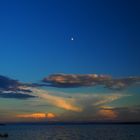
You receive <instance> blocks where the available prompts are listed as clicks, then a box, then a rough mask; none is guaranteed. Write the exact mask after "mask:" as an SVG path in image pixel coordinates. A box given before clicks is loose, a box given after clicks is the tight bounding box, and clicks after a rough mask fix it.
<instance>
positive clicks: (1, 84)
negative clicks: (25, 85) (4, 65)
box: [0, 76, 20, 90]
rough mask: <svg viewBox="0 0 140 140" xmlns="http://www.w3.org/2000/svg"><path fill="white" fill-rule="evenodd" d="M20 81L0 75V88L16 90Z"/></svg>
mask: <svg viewBox="0 0 140 140" xmlns="http://www.w3.org/2000/svg"><path fill="white" fill-rule="evenodd" d="M19 85H20V83H19V82H18V81H17V80H13V79H10V78H8V77H5V76H0V90H16V89H17V87H18V86H19Z"/></svg>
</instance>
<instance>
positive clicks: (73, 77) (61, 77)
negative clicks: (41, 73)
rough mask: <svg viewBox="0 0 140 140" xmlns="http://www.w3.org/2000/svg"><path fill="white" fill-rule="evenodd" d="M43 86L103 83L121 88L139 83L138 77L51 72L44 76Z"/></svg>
mask: <svg viewBox="0 0 140 140" xmlns="http://www.w3.org/2000/svg"><path fill="white" fill-rule="evenodd" d="M42 82H44V83H46V85H43V86H54V87H65V88H67V87H80V86H96V85H103V86H105V87H106V88H109V89H116V90H119V89H123V88H126V87H128V86H131V85H135V84H140V77H126V78H118V79H115V78H112V77H111V76H109V75H97V74H52V75H50V76H48V77H45V78H44V79H43V80H42Z"/></svg>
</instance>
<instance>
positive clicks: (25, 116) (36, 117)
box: [16, 113, 55, 119]
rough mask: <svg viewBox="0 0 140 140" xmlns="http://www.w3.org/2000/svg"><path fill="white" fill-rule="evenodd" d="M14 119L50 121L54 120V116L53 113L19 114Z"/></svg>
mask: <svg viewBox="0 0 140 140" xmlns="http://www.w3.org/2000/svg"><path fill="white" fill-rule="evenodd" d="M16 117H18V118H33V119H45V118H48V119H52V118H55V114H53V113H47V114H45V113H33V114H19V115H17V116H16Z"/></svg>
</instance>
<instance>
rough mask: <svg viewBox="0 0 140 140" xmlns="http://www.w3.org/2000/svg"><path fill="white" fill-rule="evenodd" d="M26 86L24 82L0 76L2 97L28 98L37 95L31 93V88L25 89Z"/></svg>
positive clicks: (0, 95)
mask: <svg viewBox="0 0 140 140" xmlns="http://www.w3.org/2000/svg"><path fill="white" fill-rule="evenodd" d="M24 87H26V84H24V83H21V82H19V81H17V80H14V79H11V78H8V77H5V76H0V98H16V99H27V98H32V97H35V96H33V95H30V94H29V93H31V92H32V91H31V90H29V89H24Z"/></svg>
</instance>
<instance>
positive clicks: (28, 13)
mask: <svg viewBox="0 0 140 140" xmlns="http://www.w3.org/2000/svg"><path fill="white" fill-rule="evenodd" d="M139 7H140V2H139V1H137V0H134V1H130V0H127V1H125V0H114V1H112V0H71V1H66V0H51V1H50V0H34V1H33V0H28V1H27V0H21V1H18V0H13V1H10V0H6V1H0V114H1V115H0V122H17V121H18V122H22V121H54V120H55V121H136V122H137V121H140V103H139V99H140V87H139V84H140V62H139V60H140V55H139V53H140V26H139V25H140V16H139V14H140V8H139ZM126 115H127V117H126Z"/></svg>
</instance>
